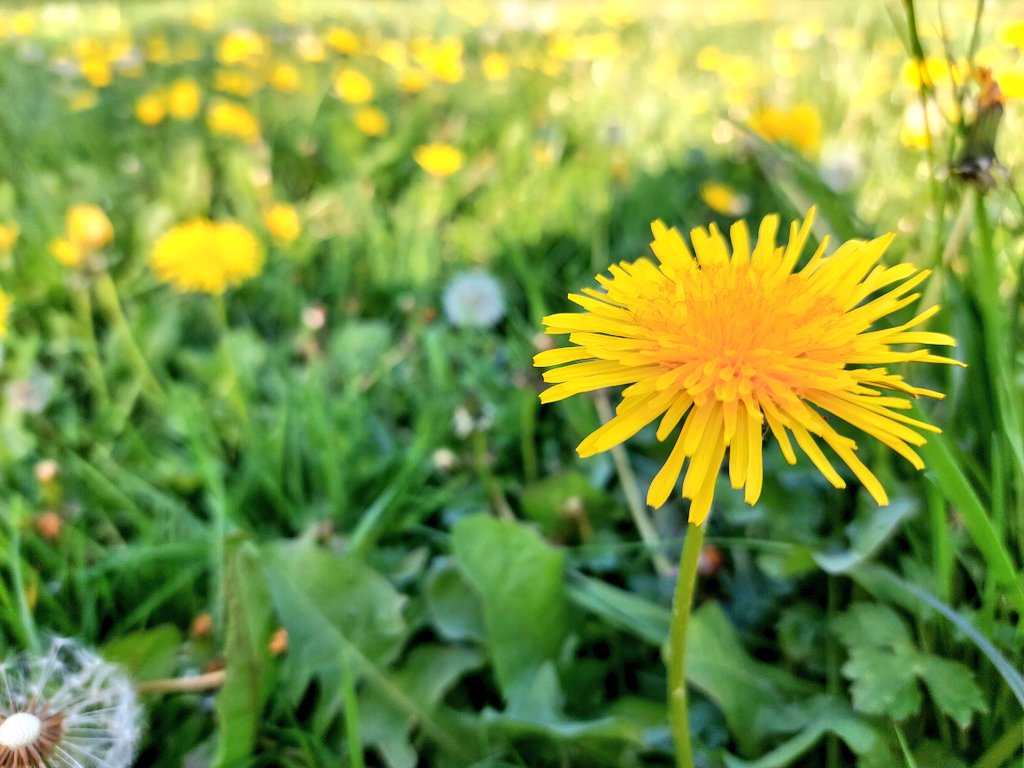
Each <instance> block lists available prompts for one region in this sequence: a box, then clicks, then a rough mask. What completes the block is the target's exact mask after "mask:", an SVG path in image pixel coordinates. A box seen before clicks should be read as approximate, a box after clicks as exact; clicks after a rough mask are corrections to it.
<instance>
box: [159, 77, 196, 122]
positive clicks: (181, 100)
mask: <svg viewBox="0 0 1024 768" xmlns="http://www.w3.org/2000/svg"><path fill="white" fill-rule="evenodd" d="M202 99H203V93H202V91H201V90H200V89H199V84H198V83H197V82H196V81H195V80H193V79H191V78H188V77H183V78H181V79H179V80H175V81H174V82H173V83H171V87H170V88H168V89H167V112H168V114H169V115H170V116H171V117H173V118H174V119H175V120H191V119H192V118H194V117H195V116H196V115H197V114H199V105H200V104H201V102H202Z"/></svg>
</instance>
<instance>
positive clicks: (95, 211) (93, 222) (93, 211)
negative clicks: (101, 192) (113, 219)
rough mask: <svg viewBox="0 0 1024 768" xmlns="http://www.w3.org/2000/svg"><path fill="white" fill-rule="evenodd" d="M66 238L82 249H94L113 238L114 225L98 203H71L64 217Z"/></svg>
mask: <svg viewBox="0 0 1024 768" xmlns="http://www.w3.org/2000/svg"><path fill="white" fill-rule="evenodd" d="M64 228H65V229H66V230H67V235H68V240H70V241H71V242H72V243H74V244H75V245H77V246H79V247H80V248H82V249H84V250H95V249H97V248H102V247H103V246H104V245H106V244H107V243H109V242H110V241H111V240H113V239H114V226H113V224H111V223H110V219H108V218H107V214H106V212H104V210H103V209H102V208H100V207H99V206H98V205H73V206H71V207H70V208H69V209H68V212H67V215H66V216H65V217H64Z"/></svg>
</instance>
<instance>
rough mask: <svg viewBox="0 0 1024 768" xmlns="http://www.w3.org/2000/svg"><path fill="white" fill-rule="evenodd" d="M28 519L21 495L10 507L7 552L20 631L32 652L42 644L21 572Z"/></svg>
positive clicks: (39, 648)
mask: <svg viewBox="0 0 1024 768" xmlns="http://www.w3.org/2000/svg"><path fill="white" fill-rule="evenodd" d="M27 519H28V510H27V509H26V508H25V502H24V500H22V499H21V497H17V498H15V499H14V500H13V501H12V503H11V507H10V525H11V549H10V552H9V553H8V557H9V558H10V565H11V586H12V588H13V589H14V594H15V599H16V600H17V604H18V619H19V621H20V623H21V631H22V635H23V639H24V641H25V644H26V646H27V647H28V650H30V651H32V652H33V653H40V652H41V649H42V645H41V644H40V642H39V633H38V631H37V630H36V622H35V618H33V616H32V609H31V608H30V607H29V604H28V591H27V589H26V586H27V585H26V584H25V576H24V573H23V572H22V568H21V566H22V558H21V526H22V525H23V524H24V523H25V521H26V520H27Z"/></svg>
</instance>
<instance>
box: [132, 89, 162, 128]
mask: <svg viewBox="0 0 1024 768" xmlns="http://www.w3.org/2000/svg"><path fill="white" fill-rule="evenodd" d="M166 116H167V99H166V97H165V96H164V94H163V93H159V92H156V93H147V94H143V95H142V96H140V97H139V98H138V99H137V100H136V101H135V117H136V118H138V121H139V122H140V123H142V124H143V125H156V124H158V123H161V122H163V119H164V117H166Z"/></svg>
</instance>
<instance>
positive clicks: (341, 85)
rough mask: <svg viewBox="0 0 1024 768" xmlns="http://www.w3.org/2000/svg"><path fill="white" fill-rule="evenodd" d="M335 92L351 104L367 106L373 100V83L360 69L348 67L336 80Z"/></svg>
mask: <svg viewBox="0 0 1024 768" xmlns="http://www.w3.org/2000/svg"><path fill="white" fill-rule="evenodd" d="M334 92H335V93H336V94H338V98H340V99H341V100H342V101H346V102H348V103H349V104H365V103H366V102H368V101H369V100H370V99H372V98H373V81H371V80H370V78H368V77H367V76H366V75H364V74H363V73H362V72H360V71H359V70H358V69H352V68H350V67H346V68H345V69H343V70H341V71H340V72H339V73H338V75H337V77H335V78H334Z"/></svg>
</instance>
